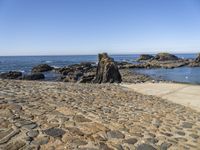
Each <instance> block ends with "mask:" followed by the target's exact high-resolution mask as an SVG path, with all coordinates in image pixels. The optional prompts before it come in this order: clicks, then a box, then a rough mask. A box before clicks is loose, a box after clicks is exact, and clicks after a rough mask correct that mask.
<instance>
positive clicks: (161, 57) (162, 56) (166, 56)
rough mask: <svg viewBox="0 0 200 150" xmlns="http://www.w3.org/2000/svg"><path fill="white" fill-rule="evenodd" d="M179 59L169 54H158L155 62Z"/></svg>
mask: <svg viewBox="0 0 200 150" xmlns="http://www.w3.org/2000/svg"><path fill="white" fill-rule="evenodd" d="M178 59H179V58H178V57H177V56H175V55H172V54H169V53H158V54H157V55H156V56H155V60H158V61H170V60H178Z"/></svg>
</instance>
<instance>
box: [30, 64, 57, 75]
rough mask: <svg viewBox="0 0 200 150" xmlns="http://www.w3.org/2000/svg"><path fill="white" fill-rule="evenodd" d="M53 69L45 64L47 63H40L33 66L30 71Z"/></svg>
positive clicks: (37, 71)
mask: <svg viewBox="0 0 200 150" xmlns="http://www.w3.org/2000/svg"><path fill="white" fill-rule="evenodd" d="M51 70H53V67H51V66H49V65H47V64H40V65H38V66H35V67H33V69H32V71H31V72H34V73H39V72H46V71H51Z"/></svg>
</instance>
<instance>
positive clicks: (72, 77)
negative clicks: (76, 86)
mask: <svg viewBox="0 0 200 150" xmlns="http://www.w3.org/2000/svg"><path fill="white" fill-rule="evenodd" d="M63 81H64V82H74V83H75V82H77V81H78V78H77V76H76V75H73V74H72V75H68V76H66V77H65V78H64V79H63Z"/></svg>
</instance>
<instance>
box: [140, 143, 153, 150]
mask: <svg viewBox="0 0 200 150" xmlns="http://www.w3.org/2000/svg"><path fill="white" fill-rule="evenodd" d="M136 150H156V149H155V148H154V147H153V146H151V145H149V144H140V145H139V146H138V147H137V148H136Z"/></svg>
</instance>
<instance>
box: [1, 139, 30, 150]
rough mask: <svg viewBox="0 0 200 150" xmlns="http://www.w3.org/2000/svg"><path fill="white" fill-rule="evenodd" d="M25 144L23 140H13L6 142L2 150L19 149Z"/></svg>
mask: <svg viewBox="0 0 200 150" xmlns="http://www.w3.org/2000/svg"><path fill="white" fill-rule="evenodd" d="M25 145H26V143H25V142H23V141H15V142H11V143H9V144H7V145H6V146H5V147H4V148H3V149H4V150H19V149H21V148H22V147H24V146H25Z"/></svg>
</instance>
